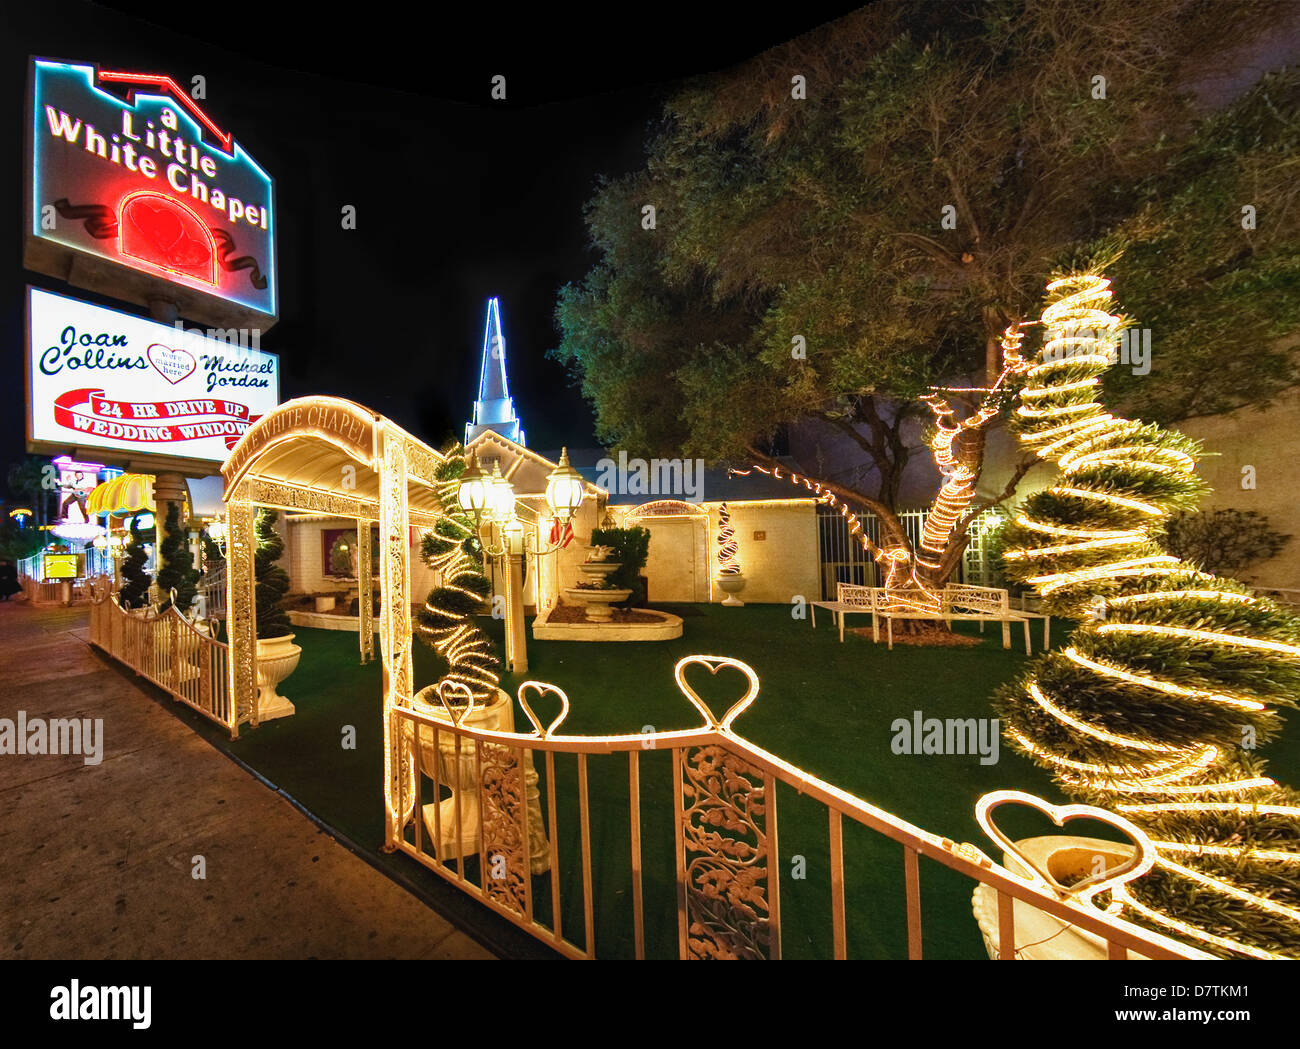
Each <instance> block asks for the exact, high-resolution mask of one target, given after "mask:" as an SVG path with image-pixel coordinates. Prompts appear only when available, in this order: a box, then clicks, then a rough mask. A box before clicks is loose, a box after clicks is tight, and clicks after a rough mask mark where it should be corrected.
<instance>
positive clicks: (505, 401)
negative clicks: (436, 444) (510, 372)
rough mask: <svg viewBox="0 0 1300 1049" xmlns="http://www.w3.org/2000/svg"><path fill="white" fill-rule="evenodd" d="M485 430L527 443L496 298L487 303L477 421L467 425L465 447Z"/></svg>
mask: <svg viewBox="0 0 1300 1049" xmlns="http://www.w3.org/2000/svg"><path fill="white" fill-rule="evenodd" d="M484 430H495V431H496V432H497V433H499V434H501V436H503V437H508V438H509V439H510V440H512V441H516V442H518V443H519V444H523V443H524V430H523V427H522V426H521V425H520V422H519V418H518V417H517V416H516V415H515V405H514V402H513V401H512V400H511V399H510V387H509V385H508V384H507V382H506V339H505V335H504V334H503V333H502V331H501V306H500V303H499V302H498V301H497V299H496V298H495V296H494V297H493V298H490V299H488V304H487V323H486V324H485V326H484V329H483V360H482V363H481V365H480V366H479V380H478V400H476V401H475V402H474V421H473V422H469V423H466V424H465V443H466V444H469V442H470V441H472V440H473V439H474V438H475V437H477V436H478V435H479V434H481V433H482V432H483V431H484Z"/></svg>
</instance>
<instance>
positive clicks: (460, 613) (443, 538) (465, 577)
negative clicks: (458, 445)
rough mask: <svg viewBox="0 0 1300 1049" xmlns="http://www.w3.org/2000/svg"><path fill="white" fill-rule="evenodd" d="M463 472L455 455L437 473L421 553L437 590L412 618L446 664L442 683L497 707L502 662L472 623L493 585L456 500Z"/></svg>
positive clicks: (470, 522) (419, 633)
mask: <svg viewBox="0 0 1300 1049" xmlns="http://www.w3.org/2000/svg"><path fill="white" fill-rule="evenodd" d="M464 470H465V460H464V458H463V457H462V456H461V455H459V454H457V453H455V452H454V453H453V454H451V455H450V456H449V458H448V459H447V460H446V461H445V462H443V463H442V464H440V465H439V467H438V472H437V475H436V479H437V481H438V498H439V500H440V501H441V503H442V510H443V517H442V519H441V520H440V521H439V522H438V524H437V526H436V527H435V528H434V529H433V531H432V532H428V533H426V534H425V536H424V541H423V545H422V549H421V552H422V554H423V556H424V560H425V563H426V564H427V565H428V566H429V567H430V568H432V569H433V570H434V571H435V572H437V573H438V577H439V579H440V581H441V585H439V586H436V587H434V588H433V589H432V590H431V591H429V596H428V598H427V599H426V600H425V603H424V607H423V608H422V609H421V610H420V611H419V612H417V613H416V616H415V630H416V636H418V637H419V638H420V640H422V641H423V642H424V643H425V644H427V645H430V646H432V648H433V649H434V651H436V652H437V653H438V654H439V655H440V656H442V657H443V659H445V660H446V661H447V673H446V675H445V676H444V678H443V680H444V681H455V682H459V683H461V684H463V685H465V686H466V687H467V688H468V689H469V690H470V692H471V693H472V694H473V696H474V702H475V704H476V705H479V704H482V705H486V704H488V703H493V702H495V701H496V698H497V682H498V681H499V680H500V679H499V678H498V676H497V669H498V668H499V667H500V665H501V661H500V659H498V657H497V654H496V648H495V646H494V645H493V644H492V640H491V639H490V638H489V637H488V636H487V635H486V634H485V633H483V631H482V630H481V629H480V628H479V626H478V624H477V623H475V622H474V620H473V616H474V615H475V613H478V612H481V611H482V610H483V604H484V601H485V600H486V599H487V598H488V597H489V595H490V594H491V593H492V583H491V582H490V581H489V580H488V578H487V577H486V576H485V575H484V574H483V559H482V558H483V555H482V550H481V548H480V547H479V543H478V534H477V529H476V528H475V527H474V522H473V519H472V518H470V517H469V515H467V514H466V513H465V511H463V510H462V509H461V508H460V503H459V501H458V499H457V497H456V492H457V488H458V487H459V479H460V475H461V474H462V473H463V472H464Z"/></svg>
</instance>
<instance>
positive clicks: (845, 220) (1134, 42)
mask: <svg viewBox="0 0 1300 1049" xmlns="http://www.w3.org/2000/svg"><path fill="white" fill-rule="evenodd" d="M1281 10H1282V8H1281V6H1280V5H1277V4H1274V3H1268V2H1260V3H1250V2H1243V3H1242V4H1239V5H1236V7H1235V8H1234V17H1233V18H1232V19H1228V20H1225V19H1224V18H1223V10H1222V7H1221V5H1220V4H1218V3H1215V2H1212V0H1150V2H1147V3H1143V4H1132V3H1130V2H1128V0H1102V2H1099V3H1093V4H1086V5H1081V4H1072V3H1063V2H1058V0H1001V2H991V3H990V2H980V3H973V2H972V3H962V2H959V3H951V4H933V3H925V2H920V0H917V2H911V0H906V2H898V3H887V4H877V5H873V6H872V7H870V8H868V9H865V10H863V11H861V12H858V13H856V14H854V15H851V16H849V17H847V18H844V19H841V20H839V21H837V22H834V23H831V24H829V25H827V26H825V27H822V28H821V29H819V30H817V31H815V32H813V33H810V34H808V35H806V36H804V37H801V38H799V39H797V40H795V41H792V42H790V43H789V44H786V45H783V46H782V47H779V48H776V49H774V50H772V51H769V52H767V53H765V54H763V55H761V56H759V57H758V58H756V59H754V60H752V61H751V62H748V63H746V64H744V65H742V66H740V67H737V68H735V69H733V70H729V71H726V72H724V73H721V74H716V75H713V76H710V77H707V78H703V79H701V80H699V81H697V82H693V83H691V84H689V85H687V86H686V87H685V88H684V89H683V90H681V91H680V92H678V93H677V94H676V95H674V96H673V97H672V98H671V99H670V101H669V102H668V104H667V107H666V110H665V114H664V119H663V121H662V124H661V126H660V127H659V128H658V131H657V133H656V135H655V137H654V138H653V141H652V142H651V144H650V148H649V160H648V163H647V165H646V167H645V168H644V169H643V170H641V171H638V172H635V173H633V174H631V175H628V176H626V177H623V178H619V179H614V180H608V181H606V182H604V183H602V185H601V186H600V187H599V189H598V191H597V193H596V195H595V197H594V199H593V200H592V201H591V203H590V206H589V209H588V213H587V221H588V225H589V227H590V230H591V234H592V238H593V241H594V244H595V246H596V248H597V249H598V251H599V252H600V255H601V258H600V260H599V262H598V263H597V264H596V266H595V267H594V268H593V269H592V271H591V272H590V273H589V274H588V276H587V277H586V279H585V280H584V281H583V282H582V283H580V284H578V285H571V286H568V287H566V288H564V289H563V290H562V292H561V295H560V301H559V304H558V307H557V320H558V322H559V325H560V328H561V331H562V341H561V343H560V346H559V347H558V349H557V350H556V351H555V352H556V356H557V357H558V358H559V359H560V360H561V361H564V362H566V363H568V364H569V365H570V366H571V367H572V368H573V370H574V372H575V374H576V375H577V376H578V378H579V379H580V381H581V384H582V388H583V390H584V392H585V394H586V395H587V397H588V398H589V399H590V400H591V402H592V403H593V405H594V407H595V410H596V421H597V429H598V432H599V435H600V436H601V438H602V440H604V441H606V442H607V443H609V444H610V445H617V446H618V447H621V448H627V449H628V450H629V451H630V452H632V453H633V454H658V455H672V454H682V455H686V456H692V457H695V456H698V457H703V458H706V459H708V460H710V461H715V462H716V461H731V462H740V461H748V462H753V463H757V464H759V465H761V466H767V467H769V468H771V467H772V466H774V465H775V464H776V462H777V460H776V458H775V456H774V455H773V452H774V443H773V442H774V440H775V439H776V438H778V436H779V435H780V434H781V432H782V431H783V430H786V429H787V428H789V427H790V426H791V425H793V424H808V423H813V424H815V425H817V426H820V427H821V428H823V429H824V430H825V431H826V432H828V433H830V434H832V435H834V436H835V437H836V438H837V439H839V440H842V441H847V442H851V443H852V445H853V446H856V448H857V449H858V450H860V452H861V456H862V462H863V466H864V469H863V470H862V471H861V472H860V474H859V476H858V479H856V480H854V481H852V482H850V481H844V480H836V479H827V478H820V481H821V483H822V485H823V487H824V488H825V489H827V490H829V491H831V492H833V493H835V494H836V495H837V496H839V497H841V498H844V499H846V500H848V501H849V502H850V503H852V504H853V505H855V507H858V508H865V509H867V510H869V511H872V512H873V513H875V514H876V515H877V516H878V517H879V519H880V521H881V526H882V545H883V546H885V547H888V548H890V549H891V550H892V551H894V552H895V553H901V554H903V555H905V556H906V559H907V561H906V562H905V563H907V564H911V565H912V566H913V568H914V570H916V571H919V574H920V576H921V578H922V580H923V581H924V582H933V583H941V582H942V581H943V580H944V579H946V578H947V576H948V574H949V573H950V572H951V571H952V569H953V567H954V566H955V564H956V562H957V560H958V559H959V558H960V555H961V551H962V549H963V547H964V540H965V525H966V523H967V522H968V521H969V520H970V518H971V517H972V516H973V514H974V512H976V511H978V510H979V509H981V508H982V505H981V504H979V503H975V504H973V505H970V506H969V507H968V508H967V512H965V513H964V514H961V515H959V516H958V518H957V520H956V521H955V522H954V523H953V524H952V526H951V527H945V528H943V529H940V530H939V531H938V532H935V533H933V534H937V535H940V536H941V542H940V543H939V547H940V549H939V551H938V552H937V553H932V554H931V555H930V556H929V558H928V561H929V563H928V564H920V565H916V564H915V563H914V562H913V558H914V555H915V553H916V551H913V550H912V546H911V543H910V542H909V540H908V538H907V536H906V534H905V532H904V529H903V526H902V523H901V520H900V518H899V515H898V513H897V511H898V497H899V491H900V485H901V481H902V478H903V473H904V471H905V469H906V468H907V466H908V463H909V460H910V459H911V457H912V456H913V455H914V445H910V444H909V433H911V432H912V431H913V430H914V428H915V425H916V420H917V419H918V417H919V418H921V419H923V420H927V419H928V421H930V422H931V423H932V424H938V425H939V426H940V427H941V428H949V429H951V428H955V427H959V426H961V424H962V423H965V424H966V425H964V426H961V429H960V432H959V433H957V434H956V436H955V438H954V440H953V444H952V447H951V449H949V450H948V451H947V452H944V453H943V454H945V455H946V458H947V463H946V465H945V464H941V469H942V470H943V472H944V474H945V480H946V481H948V482H952V481H953V479H954V471H958V470H959V471H960V473H961V474H962V477H963V478H965V479H964V480H962V483H961V484H959V485H956V486H955V488H954V490H955V489H956V488H960V489H962V490H968V491H973V490H974V488H975V486H976V485H977V484H978V482H979V477H980V472H981V470H982V467H983V461H984V452H985V445H986V439H987V434H988V429H989V427H990V426H991V425H995V420H996V418H997V414H998V413H997V412H996V411H988V412H984V413H981V412H980V409H981V408H991V409H997V408H998V407H1000V404H1001V403H1002V401H1004V400H1005V395H1006V394H1007V393H1008V392H1013V391H1008V390H1006V389H1002V390H999V391H998V393H997V394H996V395H994V396H993V397H991V398H990V396H989V395H988V394H987V393H986V392H984V391H987V390H989V389H992V388H993V387H994V385H995V383H996V381H997V379H998V377H999V375H1000V374H1001V372H1002V368H1003V361H1002V359H1001V354H1000V351H1001V336H1002V333H1003V332H1004V330H1005V329H1006V328H1007V327H1008V326H1009V325H1011V324H1015V323H1017V322H1019V321H1020V320H1022V319H1023V318H1025V317H1027V316H1030V315H1032V314H1033V312H1034V306H1035V299H1036V297H1037V295H1038V293H1039V289H1041V287H1042V283H1043V280H1044V278H1045V277H1046V275H1047V274H1048V273H1050V272H1051V271H1052V269H1053V268H1054V267H1055V266H1056V265H1058V264H1059V263H1060V262H1061V261H1062V260H1063V259H1068V258H1069V257H1070V256H1071V255H1077V254H1079V253H1083V252H1090V253H1092V254H1096V253H1097V252H1098V251H1099V250H1103V249H1104V250H1105V251H1109V252H1111V253H1112V254H1113V253H1114V252H1116V251H1118V250H1121V249H1123V248H1124V247H1125V246H1126V245H1127V244H1128V243H1129V242H1130V241H1133V242H1139V243H1140V242H1143V239H1144V238H1145V237H1146V235H1147V233H1148V232H1149V228H1150V224H1151V223H1155V222H1158V221H1163V220H1162V219H1161V218H1159V216H1172V215H1173V212H1174V211H1176V208H1170V207H1169V204H1168V201H1167V200H1166V199H1165V196H1166V195H1167V194H1168V192H1169V189H1168V187H1169V186H1170V184H1171V180H1172V182H1173V184H1175V185H1177V184H1178V182H1179V179H1181V180H1182V182H1183V183H1187V184H1190V183H1191V181H1192V179H1193V174H1194V172H1195V171H1199V172H1201V173H1204V172H1205V171H1207V170H1210V169H1213V168H1214V167H1215V165H1219V166H1221V167H1222V166H1224V165H1232V164H1234V163H1236V154H1235V153H1234V152H1233V151H1232V150H1231V149H1229V150H1227V151H1226V152H1225V151H1223V150H1218V151H1215V150H1209V151H1208V153H1207V152H1206V151H1205V150H1204V144H1203V143H1200V145H1199V146H1198V143H1199V141H1200V140H1199V139H1198V136H1199V135H1201V134H1203V127H1202V123H1201V122H1200V121H1199V120H1198V109H1197V107H1196V104H1195V100H1194V99H1193V97H1192V96H1191V94H1190V92H1189V91H1187V90H1186V88H1187V86H1188V84H1189V83H1191V82H1192V79H1193V78H1194V76H1203V75H1206V74H1207V73H1209V72H1211V71H1212V70H1213V68H1214V65H1215V63H1216V62H1218V63H1220V64H1222V65H1227V64H1230V62H1231V56H1232V53H1233V48H1234V47H1235V46H1236V45H1237V44H1239V43H1240V42H1241V40H1242V39H1243V37H1244V36H1245V35H1247V34H1253V33H1258V32H1260V31H1262V30H1263V29H1265V28H1266V27H1267V26H1268V24H1269V23H1270V20H1271V19H1272V18H1274V17H1278V15H1279V12H1280V11H1281ZM1221 130H1222V129H1220V131H1221ZM1220 137H1222V135H1220ZM1239 145H1240V144H1239ZM1198 148H1199V149H1201V152H1202V155H1201V160H1200V166H1199V167H1197V163H1196V159H1195V158H1196V154H1197V150H1198ZM1237 152H1240V149H1238V150H1237ZM1180 164H1181V165H1182V166H1181V167H1180ZM1275 190H1276V192H1279V193H1280V192H1281V190H1280V189H1276V188H1275ZM1213 205H1214V202H1207V203H1206V207H1207V209H1208V208H1209V207H1211V206H1213ZM1188 206H1189V207H1190V206H1194V202H1191V201H1189V202H1188ZM647 207H652V208H653V209H654V210H653V222H651V221H650V218H649V213H648V212H647V211H646V209H647ZM1162 208H1163V209H1165V210H1163V211H1162V210H1161V209H1162ZM1237 210H1239V209H1237V208H1236V207H1235V206H1234V212H1235V211H1237ZM1144 212H1145V214H1146V220H1145V221H1146V223H1147V225H1146V226H1144V225H1142V223H1141V222H1140V221H1138V220H1139V219H1141V218H1142V216H1143V214H1144ZM1229 218H1230V217H1229ZM1218 220H1219V217H1218V216H1215V215H1208V214H1207V216H1205V217H1204V219H1203V221H1204V222H1206V223H1213V222H1215V221H1218ZM1168 221H1169V222H1172V221H1173V218H1172V217H1169V218H1168ZM1125 223H1129V224H1130V225H1128V226H1127V227H1126V226H1125ZM1134 223H1136V224H1134ZM1163 228H1165V229H1166V232H1168V228H1169V227H1168V224H1167V223H1166V225H1165V226H1164V227H1163ZM1238 232H1241V231H1240V228H1239V227H1238ZM1107 235H1110V239H1109V240H1105V241H1104V242H1103V243H1102V244H1100V245H1099V243H1098V241H1099V239H1101V238H1104V237H1106V236H1107ZM1224 244H1225V246H1226V244H1227V241H1226V240H1225V241H1224ZM1146 261H1147V262H1148V263H1152V262H1154V263H1155V264H1156V268H1157V270H1158V269H1159V267H1160V266H1165V267H1166V268H1170V269H1173V270H1176V271H1177V273H1176V274H1174V275H1173V276H1171V277H1170V278H1168V279H1170V280H1173V281H1175V282H1176V283H1177V286H1178V287H1179V288H1180V289H1183V290H1186V292H1187V294H1188V295H1194V294H1196V288H1195V287H1194V285H1195V276H1194V273H1193V272H1192V271H1191V270H1189V267H1190V266H1200V265H1201V260H1200V259H1189V258H1187V257H1160V258H1157V259H1155V260H1151V259H1147V260H1146ZM1160 279H1161V278H1160V277H1159V276H1158V275H1157V276H1154V277H1152V278H1151V280H1152V281H1159V280H1160ZM1201 290H1202V291H1204V290H1205V288H1204V282H1202V285H1201ZM1138 298H1139V299H1140V298H1141V296H1138ZM1143 305H1144V306H1145V303H1143ZM1153 315H1155V314H1154V313H1146V314H1144V316H1153ZM1162 345H1163V344H1162ZM1169 352H1170V353H1171V355H1172V353H1173V352H1182V348H1178V347H1175V348H1173V349H1172V350H1171V351H1169ZM1198 352H1199V351H1198ZM1162 374H1163V375H1166V376H1167V375H1168V374H1169V372H1168V371H1166V370H1164V364H1163V362H1162V371H1161V373H1155V372H1153V375H1155V376H1156V378H1153V379H1152V380H1151V382H1152V384H1153V385H1154V383H1155V382H1157V381H1159V376H1160V375H1162ZM1287 381H1289V375H1288V374H1287V370H1286V368H1284V367H1280V366H1279V367H1278V368H1275V369H1273V370H1272V371H1271V372H1270V371H1269V370H1268V369H1263V370H1262V372H1261V374H1260V379H1259V383H1257V386H1259V385H1262V386H1264V387H1267V388H1268V389H1273V388H1276V386H1277V385H1279V384H1283V383H1285V382H1287ZM934 387H956V388H958V389H950V390H944V391H942V392H941V396H939V397H938V398H933V399H930V400H928V401H927V400H924V399H923V398H926V396H927V394H929V393H931V392H932V389H933V388H934ZM966 388H973V389H966ZM1257 392H1258V391H1257ZM1164 400H1166V401H1168V400H1170V398H1169V397H1168V396H1165V397H1164ZM931 432H933V431H931ZM941 451H942V450H941ZM1029 462H1030V460H1029V459H1026V460H1024V461H1023V463H1022V464H1021V465H1020V467H1019V468H1018V469H1017V470H1016V472H1015V473H1014V474H1013V476H1012V477H1011V478H1010V479H1009V480H1010V484H1009V485H1008V486H1007V489H1006V492H1008V493H1009V492H1010V490H1011V488H1012V487H1014V484H1015V482H1016V481H1017V480H1018V479H1019V477H1020V476H1021V475H1022V474H1023V472H1024V470H1025V469H1027V467H1028V464H1029ZM793 465H794V466H795V467H796V468H797V469H799V471H800V472H801V473H803V474H805V475H807V474H813V475H816V474H817V472H818V471H817V468H816V463H815V462H814V461H805V462H796V463H794V464H793ZM998 480H999V484H1000V482H1001V479H998ZM1004 494H1005V493H1004Z"/></svg>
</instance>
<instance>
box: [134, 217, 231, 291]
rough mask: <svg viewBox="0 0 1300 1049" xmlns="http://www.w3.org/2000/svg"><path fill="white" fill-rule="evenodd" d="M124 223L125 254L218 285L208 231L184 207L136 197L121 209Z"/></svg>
mask: <svg viewBox="0 0 1300 1049" xmlns="http://www.w3.org/2000/svg"><path fill="white" fill-rule="evenodd" d="M122 220H123V221H122V234H121V236H122V252H123V254H126V255H132V256H134V257H136V258H139V259H144V260H145V261H146V262H152V263H154V264H155V265H157V266H162V267H163V268H165V269H169V270H176V271H179V272H181V273H186V274H190V275H192V276H195V277H199V278H201V279H203V280H205V281H207V282H208V283H215V264H214V259H213V255H212V247H211V243H210V240H209V237H208V235H207V231H206V230H205V229H204V228H203V226H202V223H201V222H199V219H198V217H197V216H196V215H195V214H194V213H193V212H191V211H190V210H189V209H188V208H186V207H185V206H184V205H182V204H179V203H177V202H176V201H172V200H168V199H167V198H165V197H155V196H139V197H134V198H133V199H131V200H129V201H127V203H126V206H125V207H124V208H123V209H122Z"/></svg>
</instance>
